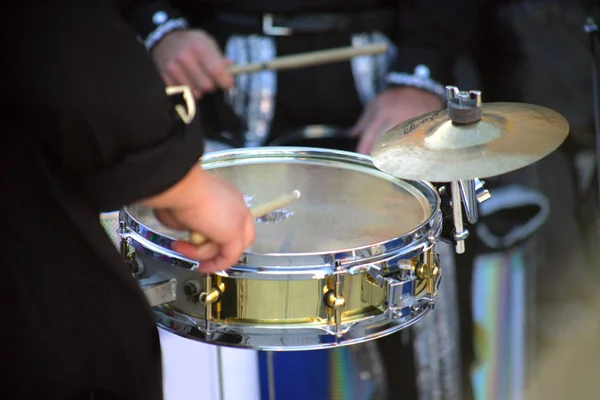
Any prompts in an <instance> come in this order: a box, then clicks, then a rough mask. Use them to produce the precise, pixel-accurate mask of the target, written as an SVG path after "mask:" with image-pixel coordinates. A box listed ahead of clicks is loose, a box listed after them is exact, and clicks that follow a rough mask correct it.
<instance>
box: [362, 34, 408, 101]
mask: <svg viewBox="0 0 600 400" xmlns="http://www.w3.org/2000/svg"><path fill="white" fill-rule="evenodd" d="M351 42H352V46H355V47H359V46H365V45H369V44H375V43H385V44H387V46H388V51H387V52H385V53H383V54H377V55H372V56H359V57H354V58H352V60H350V68H351V69H352V75H353V76H354V82H355V85H356V91H357V93H358V97H359V99H360V101H361V103H362V105H363V106H366V105H367V104H368V103H369V102H370V101H371V100H373V99H374V98H375V96H376V95H377V94H379V93H381V92H382V91H384V90H385V89H386V88H387V81H386V79H385V76H386V74H387V72H388V70H389V68H390V65H391V64H392V62H393V61H394V59H395V58H396V53H397V50H396V47H395V46H394V44H393V43H392V42H391V41H390V40H389V39H388V37H387V36H386V35H384V34H383V33H380V32H372V33H357V34H353V35H352V37H351Z"/></svg>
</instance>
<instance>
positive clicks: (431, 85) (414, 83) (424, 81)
mask: <svg viewBox="0 0 600 400" xmlns="http://www.w3.org/2000/svg"><path fill="white" fill-rule="evenodd" d="M425 71H426V72H425ZM386 80H387V82H388V83H391V84H394V85H401V86H410V87H414V88H417V89H421V90H425V91H427V92H430V93H433V94H435V95H436V96H438V97H440V98H441V99H442V100H443V101H444V103H445V102H446V88H445V87H444V86H443V85H441V84H439V83H438V82H436V81H434V80H433V79H431V78H430V77H429V68H427V67H426V66H425V65H417V66H416V67H415V70H414V73H413V74H407V73H402V72H390V73H389V74H387V76H386Z"/></svg>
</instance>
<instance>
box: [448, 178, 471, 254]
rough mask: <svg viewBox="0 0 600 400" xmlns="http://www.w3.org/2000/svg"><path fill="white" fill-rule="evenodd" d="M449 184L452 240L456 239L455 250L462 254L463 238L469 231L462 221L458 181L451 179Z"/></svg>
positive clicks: (467, 235) (463, 248)
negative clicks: (452, 223)
mask: <svg viewBox="0 0 600 400" xmlns="http://www.w3.org/2000/svg"><path fill="white" fill-rule="evenodd" d="M450 185H451V186H450V192H451V195H452V217H453V218H452V219H453V220H454V240H455V241H456V247H455V250H456V253H457V254H463V253H464V252H465V239H467V237H469V231H468V230H467V229H465V226H464V223H463V215H462V201H461V195H460V185H459V182H458V181H453V182H452V183H451V184H450Z"/></svg>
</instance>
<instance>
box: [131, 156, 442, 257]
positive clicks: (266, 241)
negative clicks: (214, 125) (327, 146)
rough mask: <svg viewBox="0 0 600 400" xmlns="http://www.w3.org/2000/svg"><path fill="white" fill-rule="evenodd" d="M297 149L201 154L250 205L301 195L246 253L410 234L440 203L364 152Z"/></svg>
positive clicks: (352, 245)
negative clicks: (296, 192)
mask: <svg viewBox="0 0 600 400" xmlns="http://www.w3.org/2000/svg"><path fill="white" fill-rule="evenodd" d="M282 149H285V150H282ZM294 149H295V148H269V149H264V150H257V149H239V150H232V151H227V152H216V153H212V154H210V155H208V156H205V157H204V159H203V166H204V167H205V169H207V170H209V171H211V172H212V173H214V174H216V175H218V176H220V177H222V178H224V179H226V180H228V181H230V182H231V183H233V184H234V185H235V186H237V187H238V188H239V189H240V190H241V191H242V192H243V193H244V196H245V198H246V202H247V204H248V205H249V206H252V205H256V204H261V203H264V202H267V201H269V200H271V199H273V198H276V197H278V196H280V195H282V194H284V193H287V192H291V191H293V190H296V189H298V190H300V191H301V193H302V195H301V197H300V198H299V199H297V200H295V201H294V202H292V203H291V204H289V205H288V206H286V207H284V208H283V209H280V210H278V211H276V212H274V213H272V214H271V215H270V216H269V218H267V219H266V220H264V221H263V220H258V221H257V222H256V225H255V226H256V240H255V242H254V244H253V245H252V247H251V248H250V249H249V250H248V253H255V254H306V253H312V254H315V253H329V254H332V253H337V252H342V251H349V250H352V249H359V248H364V247H368V246H373V245H375V244H378V243H382V242H385V241H388V240H391V239H394V238H398V237H401V236H405V235H410V233H411V232H414V231H415V230H417V229H419V228H420V227H421V226H422V225H424V224H426V223H427V222H428V221H429V220H430V219H431V218H432V216H433V214H434V212H435V210H436V209H437V207H438V206H439V204H438V201H439V199H438V197H437V195H436V194H435V192H434V191H433V189H431V187H430V186H429V185H427V184H425V183H422V182H408V181H403V180H400V179H396V178H394V177H391V176H390V175H387V174H385V173H382V172H380V171H379V170H377V169H376V168H374V167H373V166H372V164H371V163H370V159H369V158H368V157H366V156H361V155H358V154H354V153H345V152H339V151H321V150H318V149H312V150H311V149H295V150H294ZM127 212H128V213H129V214H130V215H131V217H133V218H134V219H135V220H137V221H138V222H139V223H141V224H143V225H145V226H146V227H147V228H148V229H151V230H153V231H155V232H157V233H159V234H161V235H165V236H168V237H170V238H173V239H185V238H186V237H187V234H186V233H185V232H174V231H170V230H168V229H166V228H164V227H163V226H161V225H160V224H159V223H158V221H156V219H155V218H154V216H153V213H152V212H151V210H149V209H147V208H145V207H141V206H132V207H128V208H127Z"/></svg>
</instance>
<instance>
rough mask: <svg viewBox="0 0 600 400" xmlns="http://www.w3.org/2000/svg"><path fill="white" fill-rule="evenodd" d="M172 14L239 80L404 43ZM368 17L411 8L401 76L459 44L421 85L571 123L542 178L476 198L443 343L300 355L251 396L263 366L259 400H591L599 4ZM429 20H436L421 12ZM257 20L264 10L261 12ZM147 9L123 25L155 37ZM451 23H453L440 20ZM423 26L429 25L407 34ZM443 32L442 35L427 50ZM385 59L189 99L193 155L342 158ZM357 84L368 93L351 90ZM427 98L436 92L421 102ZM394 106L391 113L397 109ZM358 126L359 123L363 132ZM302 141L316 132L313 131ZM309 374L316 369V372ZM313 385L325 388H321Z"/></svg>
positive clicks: (428, 328)
mask: <svg viewBox="0 0 600 400" xmlns="http://www.w3.org/2000/svg"><path fill="white" fill-rule="evenodd" d="M133 3H136V4H138V3H140V4H142V3H144V2H142V1H139V2H133ZM146 3H147V4H150V3H152V2H150V1H149V2H146ZM171 3H173V4H172V5H174V6H175V7H179V8H180V9H181V14H173V15H176V16H177V17H178V16H179V15H183V16H185V17H186V18H188V20H189V21H190V24H191V26H192V27H194V26H195V27H198V28H199V29H203V30H205V31H206V32H208V33H209V34H210V35H212V36H213V37H214V38H215V43H216V44H217V46H219V48H221V50H222V51H223V54H225V56H226V57H228V58H230V59H232V60H233V61H234V63H236V64H244V63H250V62H265V61H268V60H271V59H272V58H273V57H274V56H276V55H277V56H279V55H286V54H294V53H299V52H305V51H312V50H318V49H322V48H332V47H336V46H338V47H339V46H343V45H350V44H352V45H355V46H356V45H361V44H368V43H372V42H384V43H390V42H394V41H395V40H396V41H398V42H399V43H402V41H403V40H404V39H403V38H402V37H400V39H398V38H394V37H393V35H388V37H386V36H385V35H382V34H380V33H374V34H365V35H362V34H356V35H353V36H352V37H351V39H349V38H350V35H348V33H347V32H343V33H342V34H338V33H331V34H330V33H327V34H323V35H321V36H319V35H317V36H310V35H307V36H302V35H297V36H296V35H289V36H286V35H285V34H284V35H282V36H277V35H274V36H269V35H266V36H265V35H262V36H261V35H260V33H261V32H260V30H261V29H260V27H259V28H256V27H253V26H251V25H252V24H251V23H247V22H244V21H243V18H242V19H238V20H235V18H234V17H232V15H233V14H231V12H232V10H233V11H236V12H237V11H239V10H237V9H236V7H238V8H239V9H240V10H242V11H240V12H250V11H252V12H257V11H258V12H267V11H268V12H274V13H276V12H284V11H286V10H287V11H290V10H292V9H295V8H297V9H300V10H302V12H312V11H314V10H319V5H320V4H321V3H319V2H314V1H313V2H311V1H304V2H303V1H294V2H292V1H289V2H287V1H286V2H283V1H282V2H268V1H266V2H265V1H262V2H261V1H257V2H236V1H230V2H218V1H209V0H207V1H197V2H195V3H196V5H195V6H193V4H194V1H191V0H190V1H183V0H177V1H172V2H171ZM323 3H325V2H323ZM326 3H327V4H328V6H327V7H329V8H327V10H326V11H331V9H336V7H337V10H338V11H340V10H344V9H347V11H350V10H354V11H356V10H358V8H357V7H358V6H357V4H358V3H361V4H363V3H367V2H364V1H363V2H359V1H349V0H346V1H334V0H332V1H327V2H326ZM371 3H377V4H379V3H386V4H387V5H390V4H392V3H393V4H396V5H398V4H400V8H402V5H403V4H405V3H406V4H408V3H410V4H413V6H412V8H411V7H409V6H406V7H405V8H403V10H404V11H405V12H407V15H411V12H412V13H413V14H412V15H413V17H414V18H413V19H411V18H409V17H406V18H404V19H403V20H402V23H403V24H405V26H406V30H405V31H406V32H409V33H410V32H413V33H414V32H422V34H423V35H427V34H429V36H428V37H427V39H423V40H420V39H421V37H420V36H419V35H420V34H421V33H419V34H415V36H414V37H410V34H408V37H407V42H408V44H406V43H405V46H404V47H402V46H400V49H397V50H398V55H399V57H398V60H399V62H400V63H399V64H395V65H394V66H395V67H397V68H405V69H407V70H411V71H407V72H409V73H411V72H412V68H414V67H415V65H416V64H418V63H419V62H420V61H419V57H421V56H423V57H424V56H425V55H426V52H420V53H419V52H416V53H414V54H413V55H414V56H415V60H416V61H415V60H412V61H411V60H410V59H409V58H410V57H405V58H403V55H405V56H406V54H408V53H410V50H411V49H412V47H411V46H416V45H417V44H418V45H425V46H426V45H427V44H432V45H433V47H436V48H438V50H440V49H441V50H440V51H441V52H442V53H443V52H445V49H446V48H452V47H453V43H455V42H456V43H462V44H465V43H468V44H467V45H465V46H466V47H465V48H463V47H461V46H462V44H461V45H460V46H456V47H457V49H458V50H456V51H457V52H458V53H460V57H459V60H458V62H457V63H456V65H455V68H454V70H453V71H445V70H444V66H442V67H441V68H440V66H439V65H438V66H437V68H436V65H435V62H433V61H432V63H430V64H429V67H431V72H432V75H433V76H434V77H435V78H436V79H439V80H440V82H441V83H442V84H443V85H445V84H455V85H456V86H458V87H459V88H461V89H462V90H481V91H482V92H483V102H484V103H485V102H520V103H532V104H536V105H540V106H545V107H548V108H551V109H553V110H556V111H558V112H559V113H561V114H562V115H563V116H564V117H565V118H566V119H567V120H568V123H569V125H570V134H569V136H568V138H567V140H566V142H565V143H564V144H563V145H562V146H561V147H560V148H559V149H558V150H557V151H555V152H553V153H552V154H550V155H549V156H548V157H546V158H544V159H543V160H541V161H539V162H537V163H535V164H533V165H531V166H529V167H526V168H524V169H521V170H519V171H517V172H514V173H510V174H506V175H503V176H501V177H498V178H493V179H487V180H486V187H487V188H488V189H489V190H490V192H491V194H492V199H491V200H490V201H487V202H485V203H483V204H482V205H481V208H480V217H481V218H480V221H479V222H478V224H477V225H476V227H475V228H474V229H473V231H472V232H471V235H470V237H469V239H468V241H467V246H466V247H467V252H466V253H465V254H462V255H457V256H456V257H455V264H456V265H455V266H454V267H453V268H454V270H452V269H451V268H450V267H449V268H450V269H449V271H452V272H451V273H450V274H449V275H448V276H449V278H446V281H450V282H451V283H450V286H451V287H452V286H454V289H452V288H450V289H448V288H444V287H442V288H441V289H440V291H441V292H444V293H445V295H449V294H450V292H452V296H455V297H456V299H449V300H448V303H447V308H444V307H443V306H442V305H443V304H440V306H439V307H436V310H435V311H434V315H438V316H439V315H443V314H444V313H445V312H446V311H447V310H451V309H452V307H453V303H454V302H456V304H457V310H458V317H457V324H458V328H457V329H456V330H453V329H450V330H444V329H441V328H440V326H439V325H435V323H433V322H432V321H433V320H434V319H435V317H431V316H430V317H428V318H429V320H427V319H425V320H423V321H422V322H419V323H418V324H417V326H416V327H414V328H411V329H408V330H406V331H403V332H400V333H397V334H394V335H391V336H389V337H386V338H383V339H381V340H377V341H375V343H368V344H365V345H364V346H362V345H361V346H352V347H350V348H347V349H341V350H331V351H323V352H308V353H307V354H305V355H302V354H295V355H289V354H281V353H277V354H275V356H274V357H275V369H276V378H275V389H273V387H270V388H269V384H268V383H266V380H265V379H266V378H265V377H264V375H265V372H264V371H266V369H267V368H268V367H267V366H266V364H265V363H266V361H265V360H266V358H267V355H266V354H265V353H260V354H259V364H260V368H259V369H260V370H261V371H262V372H260V374H261V378H260V381H261V397H262V398H264V399H267V398H269V390H275V391H276V392H277V398H278V399H279V398H285V399H295V398H302V399H309V398H310V399H313V400H321V399H332V400H333V399H335V400H363V399H377V400H379V399H381V400H383V399H410V400H413V399H414V400H429V399H431V400H434V399H436V400H438V399H439V400H443V399H461V400H462V399H465V400H470V399H474V400H520V399H526V400H537V399H548V400H552V399H564V398H568V397H573V398H577V399H581V400H587V399H590V400H592V399H598V398H600V379H599V378H598V377H597V375H598V371H600V230H599V226H600V213H599V202H598V192H599V186H598V179H599V177H598V173H597V170H598V169H597V160H596V158H597V157H596V146H597V140H598V139H599V138H600V135H598V136H596V134H595V131H596V130H598V129H600V127H598V124H597V123H598V121H596V120H595V116H596V115H598V113H600V106H599V105H598V104H597V103H596V104H595V96H596V91H595V90H597V86H598V85H597V82H595V78H594V71H595V68H596V65H595V62H594V57H595V53H596V52H598V51H599V49H600V40H599V39H598V35H596V34H594V32H595V29H596V28H595V25H594V21H598V22H599V23H600V10H599V6H600V2H598V1H596V0H592V1H585V0H580V1H576V0H562V1H559V0H499V1H487V0H481V2H477V1H475V2H469V1H456V2H442V3H440V2H437V3H436V2H434V1H430V0H415V1H412V2H408V1H406V2H402V1H400V2H398V3H395V2H392V1H389V2H385V1H379V2H378V1H372V2H371ZM199 4H200V5H199ZM269 4H270V6H269V7H270V8H268V7H267V5H269ZM433 4H438V6H439V7H437V8H436V7H434V6H431V7H429V6H428V5H433ZM465 4H470V6H469V7H478V11H477V13H478V14H479V17H478V18H471V17H472V15H471V14H468V12H467V11H469V8H468V7H467V8H465V7H466V6H465ZM379 5H380V4H379ZM442 5H443V8H444V9H443V10H442ZM263 6H264V7H267V8H266V9H260V7H263ZM363 6H364V4H363ZM148 7H149V8H148V9H146V11H143V12H141V13H138V14H136V11H135V7H134V8H133V9H131V10H126V12H125V15H126V16H127V17H128V18H129V20H130V21H131V22H132V25H134V26H135V25H136V23H137V21H138V20H140V19H141V18H142V17H143V16H144V15H146V16H147V15H154V17H155V19H157V21H158V20H159V21H158V22H155V24H156V25H160V24H162V23H163V22H164V21H165V20H166V18H167V14H165V12H163V11H160V12H156V13H154V14H152V10H153V9H152V7H151V6H148ZM419 7H420V9H419ZM453 7H455V8H457V9H461V10H462V11H464V12H465V13H464V14H461V13H458V14H457V17H456V18H453V19H450V20H447V19H445V18H446V17H445V16H444V15H446V14H449V15H451V14H452V8H453ZM281 10H284V11H281ZM311 10H312V11H311ZM205 11H206V12H205ZM169 12H171V11H169ZM340 12H341V11H340ZM144 13H145V14H144ZM161 13H162V14H161ZM228 13H229V14H228ZM444 13H446V14H444ZM467 14H468V15H467ZM158 16H160V18H158ZM219 18H220V19H219ZM232 18H233V19H232ZM236 18H237V17H236ZM590 19H591V20H590ZM234 20H235V21H234ZM246 20H247V19H246ZM425 20H426V21H428V22H427V24H429V25H426V24H425V23H424V22H422V21H425ZM174 21H180V20H179V19H175V20H174ZM317 22H318V21H317ZM179 23H181V21H180V22H179ZM315 23H316V22H315ZM174 24H176V22H174ZM420 24H421V25H420ZM138 25H139V24H138ZM139 26H141V25H139ZM173 26H176V25H173ZM441 26H442V27H443V28H441V31H442V32H443V34H439V33H435V32H437V31H436V29H438V28H440V27H441ZM465 27H466V28H467V29H464V28H465ZM142 28H143V27H142ZM142 28H138V31H139V32H140V34H142V33H143V34H144V35H145V34H147V33H148V32H149V31H150V30H149V29H146V30H144V29H142ZM429 28H431V32H429ZM186 29H187V27H186ZM194 29H196V28H194ZM263 29H264V27H263ZM406 32H405V33H406ZM465 32H467V33H465ZM465 35H468V36H469V37H465ZM170 36H171V37H172V39H170V40H171V41H170V42H168V41H167V39H166V38H169V36H166V38H165V39H163V41H162V42H157V44H154V43H153V45H155V48H154V50H152V54H153V57H154V59H155V61H156V62H157V63H158V65H159V69H160V70H161V72H164V68H163V67H164V66H165V65H167V64H168V56H169V54H171V55H172V54H174V53H173V52H171V53H169V51H170V50H169V47H168V46H169V45H167V43H171V45H170V46H174V47H171V49H174V48H175V47H176V46H179V47H177V48H179V49H182V48H184V44H185V43H184V39H182V38H183V36H180V39H179V40H182V41H181V42H179V43H178V42H177V41H176V39H174V38H175V35H170ZM148 38H150V39H151V35H150V36H148ZM390 38H391V39H390ZM188 39H189V36H188ZM188 39H185V40H188ZM148 40H149V39H146V41H147V43H146V45H147V47H148V46H150V45H149V44H148ZM199 40H200V39H199ZM161 43H162V44H161ZM182 43H183V44H182ZM161 46H162V47H161ZM165 49H166V50H165ZM452 51H454V50H448V52H449V53H450V52H452ZM161 52H162V53H161ZM388 56H389V57H390V58H389V59H387V58H372V59H371V61H369V58H368V57H366V58H365V57H357V58H356V61H354V60H353V61H352V62H351V63H346V64H344V65H343V66H342V67H340V66H339V65H337V66H336V65H325V66H320V67H315V68H306V69H304V70H302V71H281V72H278V73H277V74H275V73H274V72H273V71H264V72H260V73H256V74H250V75H244V74H242V75H238V76H236V77H235V88H234V89H231V90H224V91H222V92H219V91H217V92H215V93H208V94H204V95H203V96H202V98H201V99H200V100H199V104H200V112H201V121H202V123H203V127H202V129H203V130H204V131H205V132H206V133H207V135H208V137H210V139H211V140H212V144H211V145H210V146H209V148H207V149H208V150H220V149H222V148H228V147H242V146H246V147H252V146H257V145H296V146H298V145H300V146H313V147H327V148H336V149H345V150H355V149H356V145H357V142H358V138H356V137H353V138H350V137H348V131H352V130H354V131H355V132H356V131H357V129H358V128H357V126H358V127H359V128H360V127H361V126H362V128H363V130H364V126H365V124H362V125H361V123H360V122H359V123H358V124H357V125H354V124H355V123H356V120H357V119H358V118H360V117H359V116H361V115H363V116H364V115H368V114H369V112H370V111H369V110H371V111H372V112H371V115H374V114H373V113H376V111H377V108H376V107H375V108H371V107H372V106H371V104H374V103H373V102H375V101H377V96H376V94H378V92H380V91H381V90H382V87H383V86H385V85H382V84H381V82H380V81H381V79H378V78H377V77H376V76H375V75H376V73H375V72H373V71H376V70H377V68H378V67H379V66H380V65H379V64H378V63H384V64H385V63H389V62H390V60H391V59H393V58H394V57H395V55H391V54H386V55H385V57H388ZM597 59H598V60H599V61H600V58H597ZM373 60H375V61H373ZM363 61H365V62H364V63H363ZM411 63H412V64H411ZM417 72H418V68H416V69H415V74H417ZM421 72H422V71H421ZM428 73H429V72H427V73H425V75H428ZM436 73H437V75H436ZM361 74H362V75H361ZM365 74H366V75H365ZM369 74H371V75H369ZM442 75H444V76H442ZM361 76H362V77H363V78H364V76H367V78H366V79H362V80H361V79H359V78H361ZM400 78H406V76H403V77H402V76H401V77H400ZM348 82H350V84H348ZM361 82H362V83H361ZM373 82H375V83H373ZM354 83H357V85H356V87H354ZM388 83H389V82H388ZM392 83H393V82H392ZM361 85H362V86H361ZM441 87H442V88H443V86H441ZM434 89H435V88H434ZM442 90H443V89H442ZM429 91H430V92H435V90H433V89H432V88H429ZM275 94H277V95H275ZM396 95H398V96H400V97H398V99H401V98H402V94H401V93H400V92H396ZM438 95H439V93H438ZM384 100H385V99H384ZM421 100H423V101H425V100H424V98H419V99H417V98H416V97H415V98H409V99H408V102H407V103H406V104H404V105H403V107H401V108H400V110H399V111H398V110H396V111H398V112H397V113H396V114H401V113H402V112H404V111H406V110H409V109H411V107H412V109H413V111H414V112H413V115H410V113H408V112H407V113H406V114H403V116H404V118H406V119H408V118H412V117H414V116H415V115H421V114H423V113H425V108H427V107H425V108H422V109H419V108H418V107H417V106H418V104H417V103H419V101H421ZM427 100H428V101H430V103H429V108H433V109H437V108H439V104H442V103H439V99H437V100H434V99H432V98H431V97H429V98H427ZM436 101H437V103H436ZM436 104H437V105H438V106H437V108H436ZM380 105H381V104H380ZM365 108H366V110H367V111H366V112H365V114H362V113H363V111H364V109H365ZM380 108H381V109H383V108H385V107H383V106H381V107H380ZM373 110H375V111H373ZM427 111H430V110H427ZM367 119H368V118H367ZM311 125H316V126H318V127H317V128H315V127H312V128H310V127H309V126H311ZM358 131H360V129H358ZM307 132H308V133H310V134H307ZM318 133H321V134H323V133H324V136H323V137H322V139H321V140H314V137H313V136H311V135H312V134H318ZM329 134H331V135H329ZM244 135H245V136H244ZM267 138H268V139H269V140H267ZM449 167H451V166H449ZM454 293H455V294H454ZM440 296H441V294H440ZM444 301H445V300H444ZM438 303H442V299H440V300H439V301H438ZM445 310H446V311H445ZM448 313H449V314H448V315H450V314H452V311H448ZM428 321H429V322H428ZM428 324H431V325H428ZM436 330H437V333H435V334H434V333H432V332H433V331H436ZM450 331H451V332H455V333H452V335H454V336H448V337H443V336H444V335H445V334H446V333H447V332H450ZM423 332H425V333H423ZM419 335H421V336H419ZM419 337H421V338H425V339H426V340H430V342H431V343H433V342H435V345H436V346H438V347H435V346H433V348H435V349H437V350H436V351H437V353H438V354H433V355H432V354H425V355H423V354H421V353H419V340H420V339H419ZM444 340H445V342H444ZM441 343H446V344H441ZM429 350H431V348H430V349H429ZM173 351H176V350H173ZM444 357H446V358H444ZM443 359H445V360H446V361H443ZM444 362H447V364H444ZM323 364H327V365H329V366H328V367H326V368H322V366H323ZM433 366H438V367H439V368H437V369H436V368H434V367H433ZM455 369H456V371H455ZM326 370H327V371H329V375H327V373H325V372H326ZM434 370H435V371H434ZM440 371H441V372H440ZM325 375H327V378H323V376H325ZM300 376H301V377H302V379H299V378H298V377H300ZM336 376H337V378H335V377H336ZM340 377H342V378H340ZM456 379H459V380H460V381H461V382H460V386H461V388H460V390H458V389H457V390H456V391H452V390H449V389H447V388H448V387H451V386H452V384H450V383H448V382H450V381H452V380H456ZM433 387H435V388H436V389H432V388H433ZM444 387H445V388H446V389H443V388H444ZM311 390H312V391H311ZM271 394H272V393H271ZM167 399H170V397H169V396H167Z"/></svg>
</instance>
